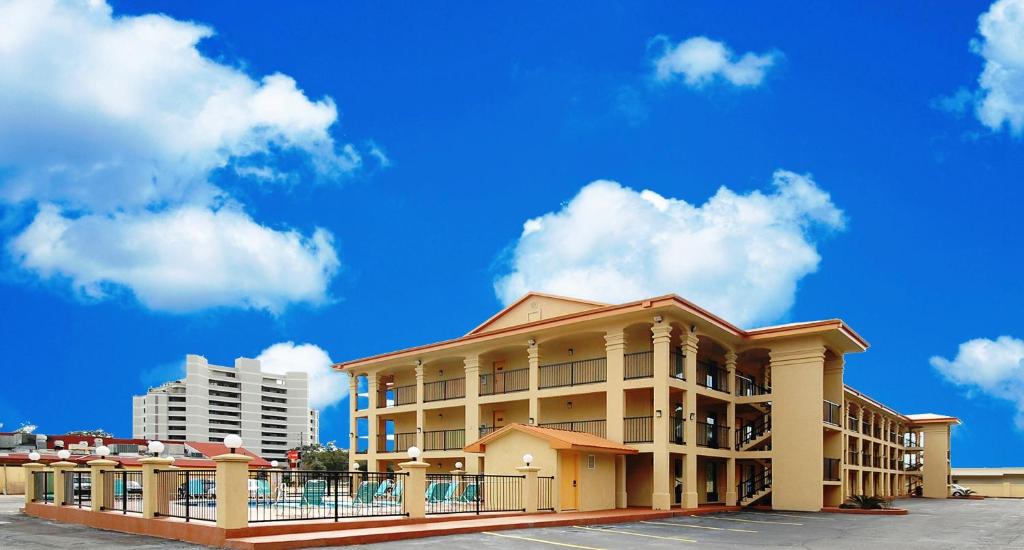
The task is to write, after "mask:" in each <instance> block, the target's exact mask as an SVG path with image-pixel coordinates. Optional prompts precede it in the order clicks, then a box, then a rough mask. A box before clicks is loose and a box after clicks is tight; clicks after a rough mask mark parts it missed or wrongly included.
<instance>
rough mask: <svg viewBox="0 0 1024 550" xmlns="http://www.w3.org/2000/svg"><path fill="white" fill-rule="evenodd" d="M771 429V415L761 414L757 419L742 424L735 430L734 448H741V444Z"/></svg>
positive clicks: (743, 444)
mask: <svg viewBox="0 0 1024 550" xmlns="http://www.w3.org/2000/svg"><path fill="white" fill-rule="evenodd" d="M771 429H772V415H770V414H763V415H761V416H760V417H758V419H757V420H755V421H753V422H751V423H749V424H745V425H743V426H742V427H740V429H739V430H737V431H736V449H737V450H739V449H742V448H743V446H745V445H746V444H748V443H750V442H751V441H754V440H756V439H758V438H759V437H761V436H762V435H764V434H766V433H768V432H770V431H771Z"/></svg>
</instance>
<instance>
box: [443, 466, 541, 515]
mask: <svg viewBox="0 0 1024 550" xmlns="http://www.w3.org/2000/svg"><path fill="white" fill-rule="evenodd" d="M523 479H525V476H515V475H490V474H427V491H426V495H425V498H426V499H427V502H426V512H427V514H464V513H474V514H480V513H483V512H522V511H523V510H525V508H524V507H523Z"/></svg>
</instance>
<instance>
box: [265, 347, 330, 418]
mask: <svg viewBox="0 0 1024 550" xmlns="http://www.w3.org/2000/svg"><path fill="white" fill-rule="evenodd" d="M256 359H258V360H259V361H260V365H261V366H262V368H263V369H264V370H266V371H268V372H273V373H277V374H285V373H287V372H296V371H298V372H305V373H306V374H308V375H309V405H310V406H311V407H313V408H315V409H320V410H323V409H325V408H327V407H330V406H332V405H336V404H338V403H340V402H341V401H342V400H344V399H346V398H347V397H348V375H347V374H344V373H339V372H336V371H334V370H333V369H332V368H331V365H332V364H334V362H333V361H331V357H330V356H329V355H327V352H326V351H324V350H323V349H321V348H320V347H319V346H316V345H314V344H298V345H296V344H295V342H280V343H277V344H274V345H272V346H270V347H268V348H267V349H265V350H263V351H262V352H261V353H260V354H259V355H258V356H257V357H256Z"/></svg>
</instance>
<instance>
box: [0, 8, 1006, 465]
mask: <svg viewBox="0 0 1024 550" xmlns="http://www.w3.org/2000/svg"><path fill="white" fill-rule="evenodd" d="M0 10H8V15H10V13H17V14H19V17H22V18H23V19H20V20H19V21H21V22H20V23H19V27H18V28H22V29H35V31H36V32H34V33H24V34H21V35H17V34H16V39H15V40H14V43H15V47H10V45H9V44H8V45H7V46H4V45H3V43H2V42H0V66H6V67H7V69H2V68H0V99H2V100H4V101H3V103H6V105H7V107H4V108H0V212H2V213H3V215H2V217H0V232H2V237H3V254H2V260H0V268H2V269H0V304H2V306H3V310H4V311H5V312H7V315H4V316H3V318H2V320H0V333H2V334H3V337H2V338H0V354H2V356H3V357H4V358H5V360H6V363H7V365H8V368H7V373H8V381H9V384H8V385H7V391H5V392H3V394H2V396H0V422H3V423H4V424H5V428H10V427H14V426H17V425H18V424H19V423H21V422H23V421H31V422H33V423H36V424H38V425H39V427H40V428H39V430H40V432H43V433H56V432H60V431H64V430H69V429H83V428H92V427H103V428H105V429H107V430H111V431H113V432H115V433H117V434H118V435H121V434H124V435H127V434H129V433H130V431H131V412H130V411H131V409H130V406H131V401H130V396H131V395H132V394H134V393H141V392H143V391H144V390H145V389H146V387H148V386H149V385H151V384H154V383H157V382H161V381H163V380H165V379H168V378H170V377H174V376H175V375H176V374H177V373H179V372H180V368H181V367H180V365H181V363H182V361H183V359H184V355H185V354H186V353H198V354H202V355H205V356H206V357H207V358H208V359H209V360H210V361H211V362H214V363H218V364H230V363H231V362H232V360H233V359H234V358H235V357H238V356H257V355H260V354H261V353H263V352H264V350H268V348H270V347H271V346H273V345H275V344H281V346H278V347H276V348H272V351H273V353H268V354H267V355H266V357H273V358H274V360H275V361H277V363H276V365H278V366H280V367H281V368H285V367H294V368H305V369H309V370H310V371H311V372H317V373H320V372H322V368H323V365H324V364H325V363H326V362H327V359H326V357H327V356H328V355H329V357H330V359H331V360H334V361H341V360H345V359H350V358H355V357H360V356H364V355H368V354H373V353H378V352H384V351H389V350H392V349H396V348H401V347H407V346H411V345H416V344H421V343H426V342H431V341H435V340H440V339H444V338H449V337H453V336H456V335H460V334H462V333H464V332H466V331H467V330H469V329H470V328H472V327H473V326H475V325H476V324H477V323H479V322H480V321H482V320H483V319H485V318H487V317H488V316H490V315H491V314H493V313H494V312H495V311H497V310H498V309H500V308H501V307H502V303H503V302H502V299H503V298H505V299H507V297H506V294H508V293H511V292H513V291H515V290H516V289H519V288H521V287H522V286H523V285H526V286H527V287H531V288H532V287H538V286H539V287H545V288H537V289H538V290H558V291H561V292H562V293H567V292H568V291H567V288H566V287H567V285H568V286H569V287H572V288H576V289H577V290H578V291H579V292H577V293H579V294H589V295H591V296H590V297H596V298H603V299H616V298H625V297H628V296H629V295H631V294H633V293H643V292H645V291H651V292H652V293H663V292H677V293H679V294H681V295H683V296H686V297H689V298H691V299H695V300H696V301H698V303H705V304H707V303H709V302H711V303H715V304H721V307H720V308H718V309H719V310H721V309H725V310H726V311H720V312H721V313H722V314H723V315H725V316H727V317H729V318H731V319H734V320H737V321H738V322H741V324H744V325H746V326H753V325H761V324H771V323H776V322H788V321H799V320H812V319H819V318H832V317H840V318H842V319H844V320H845V321H847V322H848V323H850V324H851V325H852V326H853V327H854V328H855V329H856V330H857V331H859V332H860V333H861V334H862V335H863V336H864V337H865V338H867V339H868V340H869V341H870V342H871V344H872V348H871V349H870V350H869V351H868V352H867V353H864V354H861V355H857V356H850V357H848V360H847V370H846V380H847V382H848V383H850V384H852V385H853V386H855V387H856V388H858V389H860V390H862V391H864V392H865V393H867V394H869V395H871V396H873V397H875V398H877V399H880V400H882V401H884V402H885V403H887V404H890V405H892V406H893V407H896V408H897V409H899V410H901V411H905V412H939V413H947V414H952V415H956V416H958V417H960V418H962V419H963V420H964V425H963V426H961V427H959V428H958V429H957V430H956V434H955V443H954V447H953V449H954V450H953V462H954V465H959V466H984V465H988V466H1000V465H1018V463H1019V459H1018V457H1019V456H1020V455H1021V453H1022V452H1024V431H1022V430H1024V415H1022V414H1021V413H1020V412H1019V411H1021V410H1024V398H1021V397H1020V395H1021V394H1022V393H1024V382H1021V380H1022V378H1024V366H1022V363H1021V361H1022V359H1024V342H1022V341H1021V340H1020V339H1021V338H1024V326H1022V324H1021V322H1020V320H1019V313H1018V312H1019V311H1020V310H1021V308H1022V307H1024V292H1022V291H1024V283H1022V279H1021V277H1020V272H1021V267H1022V259H1021V254H1020V252H1021V250H1022V247H1021V244H1022V242H1021V240H1022V238H1021V235H1024V222H1022V221H1021V219H1022V218H1021V216H1020V212H1019V210H1020V204H1022V200H1024V189H1022V185H1021V174H1022V168H1024V154H1022V153H1024V149H1022V147H1024V145H1022V142H1021V139H1022V124H1024V95H1022V92H1021V91H1020V90H1022V89H1024V44H1022V43H1020V41H1019V38H1017V39H1015V38H1014V37H1019V36H1021V35H1024V34H1022V33H1024V4H1022V2H1019V1H1015V0H1013V1H1011V0H1001V1H1000V2H997V3H996V5H992V4H991V3H990V2H957V3H950V4H948V5H945V6H944V7H943V9H942V10H935V9H933V7H932V6H930V5H929V4H928V3H923V2H922V3H904V4H900V5H891V4H886V5H884V6H882V5H881V4H879V5H877V6H869V5H864V4H863V3H839V2H831V3H828V4H822V5H816V6H808V5H806V4H803V3H795V2H794V3H784V4H781V5H773V6H770V7H769V6H763V5H760V4H750V5H747V6H736V7H734V8H733V9H727V8H726V7H725V6H723V5H721V4H720V3H710V2H709V3H692V4H687V5H680V4H679V3H673V2H665V3H656V2H652V3H645V4H644V5H643V6H639V7H637V6H632V5H629V4H618V3H601V2H598V3H594V2H588V3H578V4H565V5H553V4H551V3H539V2H538V3H524V4H521V5H519V6H518V8H517V9H516V10H508V11H506V10H503V9H502V7H501V6H499V5H494V4H480V3H472V2H466V3H446V4H443V5H440V4H435V5H427V4H424V3H398V4H391V5H382V4H379V3H377V4H373V3H363V4H357V3H345V4H337V3H312V2H304V3H297V4H296V3H291V4H287V5H285V4H277V3H260V2H246V3H241V2H238V3H205V2H202V3H201V2H191V3H183V2H131V3H128V2H113V3H112V4H111V8H110V10H107V9H106V7H105V6H102V5H99V6H93V7H89V6H87V5H85V4H84V3H69V4H56V5H53V6H48V5H46V4H45V3H38V2H36V3H28V4H22V3H17V2H15V3H7V2H0ZM47 10H50V15H51V17H49V18H38V17H33V15H34V14H35V15H37V14H38V13H43V12H46V11H47ZM111 10H112V11H111ZM146 14H164V15H165V16H166V17H163V18H154V17H143V18H142V19H136V17H137V16H145V15H146ZM982 14H988V15H987V16H986V17H987V18H986V19H983V20H982V22H981V23H980V24H979V16H982ZM56 16H59V17H56ZM112 18H113V19H112ZM3 19H4V18H0V21H2V20H3ZM6 19H7V20H8V21H9V23H8V25H12V24H13V23H10V21H12V20H13V18H12V17H7V18H6ZM33 25H35V26H33ZM3 26H4V23H2V22H0V27H3ZM203 29H206V30H205V31H204V30H203ZM7 31H9V32H13V30H12V29H7ZM4 34H5V33H4V32H0V35H4ZM33 36H42V37H44V38H46V40H42V39H39V40H35V39H34V38H32V37H33ZM699 37H704V39H702V40H696V41H691V39H695V38H699ZM19 40H20V41H21V42H19ZM33 40H35V41H33ZM193 43H197V44H198V46H196V47H197V49H198V50H197V52H198V53H197V52H196V51H194V50H192V44H193ZM972 44H973V45H972ZM747 54H749V55H747ZM659 59H662V60H663V63H662V65H661V67H662V69H663V71H662V72H661V73H659V71H658V70H657V67H658V66H659V65H657V62H658V60H659ZM11 67H15V68H14V69H12V68H11ZM69 67H70V68H69ZM4 73H6V74H4ZM275 74H279V75H286V77H271V78H269V79H264V77H267V76H268V75H275ZM211 90H213V91H211ZM224 90H227V91H226V92H224V93H223V95H218V94H219V93H220V91H224ZM211 98H212V99H211ZM5 149H6V151H7V152H6V153H4V152H3V151H4V150H5ZM779 171H785V172H779ZM779 174H781V176H779ZM787 174H789V175H787ZM773 175H775V176H773ZM773 177H774V178H775V180H774V181H775V183H773ZM780 177H781V178H782V179H781V180H779V178H780ZM597 180H610V181H614V182H618V185H613V184H596V185H593V186H591V185H589V184H591V182H594V181H597ZM722 187H724V188H726V189H725V190H724V191H723V190H721V189H720V188H722ZM642 190H650V191H653V192H654V193H656V194H657V195H652V194H649V193H647V194H644V195H641V194H640V192H641V191H642ZM666 199H667V200H666ZM623 204H636V205H638V208H641V209H644V208H646V209H649V210H650V215H646V214H645V215H641V216H639V217H638V218H637V219H635V220H634V219H630V218H628V216H623V215H621V214H623V212H622V211H621V210H616V206H621V205H623ZM708 205H711V207H708ZM718 207H721V208H722V209H724V211H725V212H726V213H728V212H740V211H742V212H746V213H748V214H750V213H753V214H755V216H753V217H754V218H756V219H754V220H753V221H750V220H747V221H746V222H744V223H739V224H736V223H732V222H731V221H730V220H731V219H733V217H731V216H729V215H725V216H721V215H715V214H716V213H719V212H720V211H719V209H718ZM731 209H732V210H731ZM604 214H609V215H604ZM530 220H534V223H533V225H532V226H531V225H530V224H527V222H528V221H530ZM524 224H526V226H524ZM524 227H526V229H525V230H524ZM531 227H532V229H531ZM197 235H198V236H197ZM743 236H747V237H749V238H740V237H743ZM752 243H754V244H757V245H758V246H756V247H752V246H751V244H752ZM765 247H767V248H765ZM751 248H757V249H759V250H765V249H766V250H768V251H769V253H768V254H767V255H768V256H770V257H768V258H763V257H758V256H757V254H756V253H755V252H752V251H751ZM567 256H569V257H571V258H570V259H568V260H567V259H564V258H565V257H567ZM617 257H627V258H628V260H629V261H623V262H621V263H617V262H615V261H613V260H608V258H613V259H614V258H617ZM551 258H558V259H557V260H556V261H554V262H553V263H552V261H551ZM655 262H656V263H657V265H658V266H659V267H658V268H657V269H654V270H653V273H651V272H649V271H652V270H648V269H641V267H644V266H646V267H650V266H651V265H654V263H655ZM538 266H540V267H538ZM510 274H518V275H519V278H518V279H516V280H518V281H519V282H520V284H519V285H518V286H517V285H510V286H509V287H508V288H505V287H503V286H502V284H501V281H503V280H505V279H506V278H507V277H508V276H509V275H510ZM608 281H618V282H619V283H622V284H618V283H614V284H611V283H608ZM623 281H625V282H623ZM496 284H497V286H496ZM573 285H578V288H577V287H576V286H573ZM743 321H747V322H745V323H743ZM1000 337H1005V338H1000ZM288 342H292V343H294V345H288V344H287V343H288ZM302 344H312V345H313V346H316V347H317V348H319V349H316V348H313V347H312V346H307V347H302ZM961 345H963V346H964V347H961ZM320 350H322V351H323V352H324V353H318V352H320ZM333 379H334V380H336V381H340V378H338V377H334V378H333ZM339 386H341V384H339ZM90 388H91V390H90ZM323 399H324V400H325V402H331V403H332V405H331V406H330V407H328V408H327V409H326V410H325V412H324V415H323V417H322V422H323V432H324V433H323V437H322V438H323V439H325V440H329V439H337V440H338V441H339V443H341V444H345V439H346V438H345V434H346V433H347V423H348V419H347V405H346V404H345V403H344V402H343V401H342V402H340V403H338V402H337V400H336V399H335V398H332V397H330V396H324V397H323ZM83 401H89V402H100V403H102V404H103V406H102V407H101V408H99V409H96V408H92V407H89V409H91V410H93V411H95V413H90V416H89V417H83V415H81V414H78V413H77V412H75V411H81V410H84V408H85V405H83V404H82V402H83ZM993 441H998V442H999V444H998V445H994V444H992V442H993Z"/></svg>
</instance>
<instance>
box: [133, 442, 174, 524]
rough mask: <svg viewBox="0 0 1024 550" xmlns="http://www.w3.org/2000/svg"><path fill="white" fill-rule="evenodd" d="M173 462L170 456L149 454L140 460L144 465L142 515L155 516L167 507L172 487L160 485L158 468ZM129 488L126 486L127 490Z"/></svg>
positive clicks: (145, 516) (146, 516)
mask: <svg viewBox="0 0 1024 550" xmlns="http://www.w3.org/2000/svg"><path fill="white" fill-rule="evenodd" d="M172 462H173V461H172V460H171V459H170V458H164V457H159V456H148V457H146V458H143V459H141V460H139V464H141V465H142V517H144V518H155V517H156V516H157V515H158V514H159V512H160V510H166V509H167V499H168V498H169V496H170V493H169V491H168V489H170V488H167V487H160V479H159V477H158V476H157V470H160V469H162V468H167V467H168V466H170V465H171V463H172ZM127 489H128V488H127V487H125V490H127ZM175 492H176V491H175Z"/></svg>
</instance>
